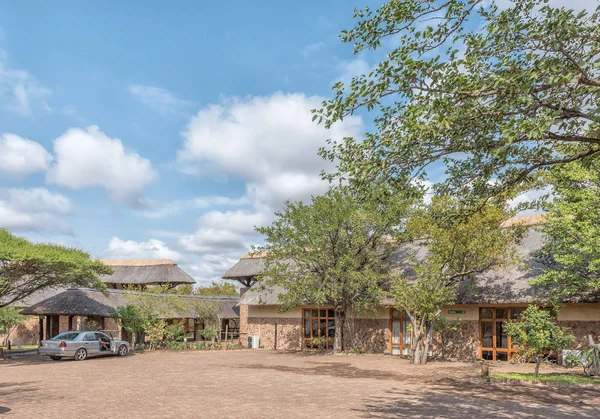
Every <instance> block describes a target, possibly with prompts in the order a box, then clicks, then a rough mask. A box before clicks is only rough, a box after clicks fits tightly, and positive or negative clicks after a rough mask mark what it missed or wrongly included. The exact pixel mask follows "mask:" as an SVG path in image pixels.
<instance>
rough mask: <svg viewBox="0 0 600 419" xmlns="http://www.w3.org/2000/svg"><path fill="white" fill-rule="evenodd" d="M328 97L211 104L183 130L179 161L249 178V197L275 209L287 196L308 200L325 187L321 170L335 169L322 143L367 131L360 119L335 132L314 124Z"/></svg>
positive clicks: (250, 99) (205, 171) (295, 96)
mask: <svg viewBox="0 0 600 419" xmlns="http://www.w3.org/2000/svg"><path fill="white" fill-rule="evenodd" d="M323 100H324V98H322V97H319V96H305V95H303V94H297V93H296V94H284V93H275V94H274V95H272V96H268V97H248V98H244V99H241V98H232V99H228V100H225V101H223V103H221V104H219V105H209V106H207V107H206V108H204V109H202V110H200V111H199V112H198V114H197V115H196V116H194V117H193V118H192V120H191V122H190V123H189V125H188V127H187V129H186V130H185V132H184V133H183V136H184V140H185V141H184V147H183V149H182V150H180V151H179V153H178V161H179V163H180V165H182V166H183V167H184V168H187V169H190V168H192V169H193V170H194V171H196V172H197V173H202V174H205V175H210V174H211V173H212V172H213V171H215V170H216V171H218V172H221V173H223V172H225V173H228V174H231V175H234V176H238V177H241V178H243V179H244V180H246V181H247V190H248V193H249V195H252V196H254V197H257V199H258V200H259V201H260V202H259V203H260V204H267V205H268V206H269V207H271V208H277V207H279V206H280V205H281V203H282V201H283V200H285V199H289V198H294V199H297V198H304V199H306V198H308V197H309V196H310V193H311V191H317V192H318V191H321V190H322V186H321V185H322V182H321V180H320V176H319V174H320V172H321V170H322V169H330V168H331V167H332V165H331V164H330V163H329V162H326V161H324V160H323V159H321V158H320V157H319V156H318V155H317V151H318V149H319V147H322V146H323V145H324V144H325V140H326V139H327V138H334V139H337V140H340V139H342V138H343V137H358V136H360V135H361V133H362V131H363V124H362V120H361V119H360V118H359V117H349V118H346V119H345V121H344V122H343V123H340V124H336V125H334V127H333V128H332V129H331V130H329V131H327V130H325V129H324V128H323V127H322V126H321V125H317V124H316V123H314V122H312V115H311V109H314V108H319V107H320V106H321V102H322V101H323ZM289 180H293V182H291V183H289V184H282V183H281V182H284V181H289Z"/></svg>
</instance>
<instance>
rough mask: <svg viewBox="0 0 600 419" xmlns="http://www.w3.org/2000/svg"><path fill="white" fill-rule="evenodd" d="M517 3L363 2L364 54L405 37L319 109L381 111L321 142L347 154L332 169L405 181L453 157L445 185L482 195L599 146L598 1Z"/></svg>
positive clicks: (357, 36) (359, 42) (353, 178)
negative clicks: (369, 121)
mask: <svg viewBox="0 0 600 419" xmlns="http://www.w3.org/2000/svg"><path fill="white" fill-rule="evenodd" d="M486 3H487V4H486ZM512 6H513V7H509V8H506V9H504V10H502V11H498V10H497V8H496V7H495V5H494V3H493V2H492V3H491V4H489V3H488V2H485V3H484V2H482V1H478V0H450V1H447V2H437V1H433V0H425V1H418V2H412V1H400V0H391V1H389V2H387V3H386V4H384V5H383V6H381V7H380V8H379V9H377V10H375V11H373V10H368V11H367V10H365V11H364V12H360V13H358V12H357V13H356V19H357V21H356V25H355V27H354V28H352V29H350V30H348V31H347V32H345V33H344V36H343V37H342V39H343V40H344V41H349V40H352V42H354V45H355V53H358V52H360V51H362V50H363V49H376V48H379V47H380V46H381V45H382V42H383V41H386V38H388V37H393V38H394V39H395V42H394V44H396V45H399V46H398V47H397V48H395V49H394V50H393V51H391V52H390V53H389V54H388V55H387V57H386V59H384V60H383V61H382V62H381V63H380V64H379V65H378V66H376V67H375V68H374V69H373V71H372V72H370V73H369V74H368V75H364V76H359V77H356V78H354V79H353V80H352V82H351V83H350V84H348V85H346V86H344V85H342V84H341V83H337V84H336V85H335V86H334V97H333V98H332V99H331V100H330V101H328V102H327V103H326V104H324V106H323V108H322V109H320V110H318V111H317V112H316V114H315V115H318V116H319V118H318V120H319V121H321V118H323V120H324V121H325V126H326V127H331V126H332V124H334V123H336V122H337V121H340V120H342V119H343V118H344V117H345V116H346V115H349V114H352V113H353V112H356V111H357V109H359V108H365V109H367V110H374V111H375V112H376V117H375V130H374V132H372V133H370V134H369V135H368V136H367V139H366V140H365V141H358V140H354V139H344V140H343V141H341V142H339V143H331V148H330V150H328V151H324V150H322V151H321V155H322V156H323V157H325V158H328V159H330V160H338V161H339V166H338V171H337V172H336V173H331V174H329V175H330V176H328V178H334V177H340V178H344V179H347V180H349V181H350V182H352V183H356V184H359V185H360V184H362V182H363V181H364V180H365V179H368V180H369V181H378V182H380V183H384V184H387V185H391V186H393V187H399V188H402V187H403V186H405V185H407V184H408V183H409V182H410V180H411V179H412V177H413V176H414V175H415V173H417V174H423V173H425V172H426V170H427V169H428V167H429V166H430V165H431V164H433V163H436V162H444V163H445V165H446V167H447V174H448V178H447V181H445V182H444V184H443V185H440V186H441V188H440V189H444V190H446V191H453V192H457V193H459V194H460V195H461V196H462V197H463V199H464V200H465V201H467V200H468V201H471V202H475V201H478V200H479V199H480V198H481V196H489V195H496V194H498V193H499V192H500V191H503V190H506V189H507V188H510V187H512V186H514V185H521V184H523V183H527V182H530V179H531V178H532V177H534V176H535V174H536V173H537V172H538V171H540V170H543V169H544V168H546V167H551V166H553V165H556V164H562V163H564V162H568V161H572V160H578V159H580V158H584V157H589V156H599V155H600V125H599V124H600V117H599V106H598V105H599V103H600V68H599V67H598V65H597V62H598V61H599V60H600V42H598V39H600V13H599V11H598V10H596V11H595V12H592V13H589V12H581V13H579V14H575V13H574V12H573V11H571V10H565V9H558V8H552V7H549V6H547V5H546V4H545V1H543V0H521V1H514V2H513V4H512ZM457 51H458V52H457ZM570 144H577V145H578V147H575V148H571V147H568V145H570ZM384 161H385V165H384V164H382V163H383V162H384ZM491 180H493V182H490V181H491Z"/></svg>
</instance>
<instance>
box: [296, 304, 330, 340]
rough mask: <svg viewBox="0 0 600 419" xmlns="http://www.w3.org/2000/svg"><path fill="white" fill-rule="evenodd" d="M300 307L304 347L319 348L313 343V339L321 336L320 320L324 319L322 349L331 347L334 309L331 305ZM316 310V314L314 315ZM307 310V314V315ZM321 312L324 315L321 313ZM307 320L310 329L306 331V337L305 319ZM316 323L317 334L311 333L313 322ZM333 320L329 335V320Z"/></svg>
mask: <svg viewBox="0 0 600 419" xmlns="http://www.w3.org/2000/svg"><path fill="white" fill-rule="evenodd" d="M301 309H302V343H303V347H304V348H306V349H319V348H318V346H315V345H314V344H313V342H314V341H313V339H316V338H321V337H323V336H321V327H320V325H321V321H322V320H324V321H325V337H326V339H325V342H324V343H325V346H324V348H323V349H333V345H334V341H335V311H334V309H333V308H331V307H310V306H306V307H301ZM315 311H316V316H315V315H314V313H315ZM307 312H308V316H307ZM323 312H324V314H325V315H323ZM307 320H308V321H309V325H310V329H309V331H308V337H307V333H306V321H307ZM314 321H316V324H317V336H314V334H313V327H312V325H313V322H314ZM330 321H333V336H329V328H330V326H329V322H330Z"/></svg>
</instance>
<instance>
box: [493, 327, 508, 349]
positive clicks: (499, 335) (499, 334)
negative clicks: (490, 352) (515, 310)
mask: <svg viewBox="0 0 600 419" xmlns="http://www.w3.org/2000/svg"><path fill="white" fill-rule="evenodd" d="M496 348H508V336H507V335H506V332H505V331H504V322H496Z"/></svg>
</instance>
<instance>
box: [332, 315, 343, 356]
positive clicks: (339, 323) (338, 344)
mask: <svg viewBox="0 0 600 419" xmlns="http://www.w3.org/2000/svg"><path fill="white" fill-rule="evenodd" d="M345 328H346V312H345V311H337V310H336V311H335V337H334V341H333V352H335V353H341V352H344V329H345Z"/></svg>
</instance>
